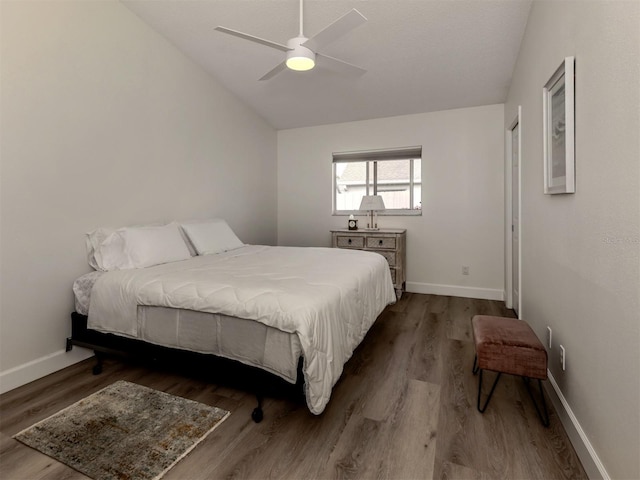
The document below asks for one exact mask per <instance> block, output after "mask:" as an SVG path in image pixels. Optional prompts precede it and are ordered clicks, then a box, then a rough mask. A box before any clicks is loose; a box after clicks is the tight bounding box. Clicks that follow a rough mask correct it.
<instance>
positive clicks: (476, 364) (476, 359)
mask: <svg viewBox="0 0 640 480" xmlns="http://www.w3.org/2000/svg"><path fill="white" fill-rule="evenodd" d="M479 368H480V365H478V355H476V356H475V357H473V370H471V371H472V372H473V374H474V375H475V374H476V373H478V369H479Z"/></svg>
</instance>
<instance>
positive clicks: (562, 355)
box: [560, 345, 567, 370]
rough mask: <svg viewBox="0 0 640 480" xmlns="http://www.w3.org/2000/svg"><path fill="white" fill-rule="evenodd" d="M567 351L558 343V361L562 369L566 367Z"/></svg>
mask: <svg viewBox="0 0 640 480" xmlns="http://www.w3.org/2000/svg"><path fill="white" fill-rule="evenodd" d="M566 362H567V352H566V351H565V350H564V347H563V346H562V345H560V363H561V364H562V370H566V369H567V363H566Z"/></svg>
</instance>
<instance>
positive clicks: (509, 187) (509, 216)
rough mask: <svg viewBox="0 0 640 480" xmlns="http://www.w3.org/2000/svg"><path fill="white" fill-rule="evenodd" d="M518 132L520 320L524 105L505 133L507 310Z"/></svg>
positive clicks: (510, 302)
mask: <svg viewBox="0 0 640 480" xmlns="http://www.w3.org/2000/svg"><path fill="white" fill-rule="evenodd" d="M516 125H517V126H518V127H519V131H518V146H517V148H518V159H519V165H518V219H519V222H518V239H519V248H518V265H519V267H520V268H518V280H517V281H518V292H519V295H518V305H516V310H517V311H518V318H522V293H523V292H522V105H518V113H517V115H516V116H515V118H514V119H513V121H512V122H511V123H510V124H509V127H508V128H507V130H506V132H505V152H506V154H507V155H506V158H507V161H506V162H505V179H506V192H505V197H506V202H505V233H506V235H505V247H506V248H505V265H506V271H505V277H506V278H505V286H506V296H505V298H506V305H507V308H513V232H512V231H511V225H512V222H513V180H512V178H513V140H512V134H511V132H512V131H513V129H514V128H515V127H516Z"/></svg>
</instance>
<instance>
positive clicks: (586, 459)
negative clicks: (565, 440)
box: [546, 370, 611, 480]
mask: <svg viewBox="0 0 640 480" xmlns="http://www.w3.org/2000/svg"><path fill="white" fill-rule="evenodd" d="M547 376H548V378H549V383H550V384H551V386H552V388H549V387H547V388H546V391H547V394H548V395H549V398H551V402H552V403H553V406H554V407H555V409H556V412H557V413H558V416H559V417H560V422H562V426H563V427H564V429H565V430H566V432H567V435H568V436H569V440H571V444H572V445H573V448H575V450H576V453H577V454H578V458H580V461H581V462H582V466H583V467H584V469H585V471H586V472H587V475H588V476H589V478H590V479H603V480H611V477H610V476H609V474H608V473H607V471H606V469H605V468H604V465H603V464H602V462H601V461H600V458H599V457H598V454H597V453H596V451H595V449H594V448H593V445H591V442H590V441H589V438H588V437H587V434H586V433H585V432H584V430H583V429H582V426H581V425H580V422H578V419H577V418H576V416H575V415H574V413H573V411H572V410H571V407H570V406H569V403H568V402H567V399H566V398H564V395H563V394H562V391H561V390H560V387H559V386H558V384H557V383H556V380H555V378H553V375H552V374H551V372H550V371H549V370H547Z"/></svg>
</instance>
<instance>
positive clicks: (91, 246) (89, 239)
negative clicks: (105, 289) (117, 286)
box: [85, 227, 113, 271]
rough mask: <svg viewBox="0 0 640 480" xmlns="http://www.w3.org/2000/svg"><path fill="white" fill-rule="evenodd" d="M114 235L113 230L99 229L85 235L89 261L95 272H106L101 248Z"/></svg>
mask: <svg viewBox="0 0 640 480" xmlns="http://www.w3.org/2000/svg"><path fill="white" fill-rule="evenodd" d="M112 233H113V229H112V228H103V227H101V228H97V229H95V230H93V231H91V232H89V233H87V234H85V243H86V245H87V261H88V262H89V265H91V266H92V267H93V268H94V269H95V270H101V271H105V269H104V267H103V265H102V255H101V251H100V246H101V245H102V243H103V242H104V241H105V240H106V239H107V237H109V235H111V234H112Z"/></svg>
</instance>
